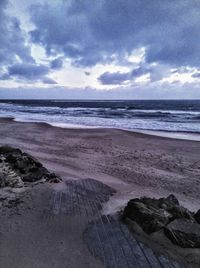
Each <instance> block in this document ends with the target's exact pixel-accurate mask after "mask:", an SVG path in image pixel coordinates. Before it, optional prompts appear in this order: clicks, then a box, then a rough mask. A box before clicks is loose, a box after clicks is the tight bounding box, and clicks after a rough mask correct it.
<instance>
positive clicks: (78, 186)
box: [51, 179, 183, 268]
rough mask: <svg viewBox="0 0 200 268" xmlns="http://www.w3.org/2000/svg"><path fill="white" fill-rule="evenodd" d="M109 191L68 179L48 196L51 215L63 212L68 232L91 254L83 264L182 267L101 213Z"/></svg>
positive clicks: (90, 182) (127, 267)
mask: <svg viewBox="0 0 200 268" xmlns="http://www.w3.org/2000/svg"><path fill="white" fill-rule="evenodd" d="M111 194H112V189H110V188H109V187H107V186H106V185H104V184H102V183H100V182H97V181H95V180H91V179H87V180H79V181H68V182H66V189H64V190H62V191H56V192H54V194H53V196H52V201H51V211H52V212H53V214H54V215H59V214H64V215H66V222H67V223H69V222H70V223H71V226H70V228H71V229H72V230H73V231H72V233H74V234H76V235H78V236H80V239H82V240H83V242H84V243H85V244H86V245H87V247H88V249H89V251H90V253H91V255H92V256H93V258H92V259H91V261H90V263H88V264H87V265H86V267H94V268H95V267H99V266H98V265H97V263H96V262H95V260H96V261H97V260H98V261H99V260H100V261H101V263H102V267H108V268H137V267H138V268H139V267H140V268H183V266H181V265H179V264H178V263H176V262H174V261H171V260H169V259H168V258H166V257H165V256H163V255H158V254H156V253H155V252H153V251H152V249H151V248H149V247H147V246H145V245H144V244H143V243H141V242H139V241H137V240H136V239H135V238H134V236H133V234H132V233H130V231H129V229H128V228H127V227H126V225H124V224H122V223H121V222H120V221H118V220H117V219H115V218H113V217H111V216H108V215H101V208H102V204H103V203H104V202H106V201H107V200H108V198H109V196H110V195H111ZM66 239H67V237H66ZM83 257H84V256H83ZM69 267H73V264H72V265H71V266H69Z"/></svg>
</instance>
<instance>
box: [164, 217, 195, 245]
mask: <svg viewBox="0 0 200 268" xmlns="http://www.w3.org/2000/svg"><path fill="white" fill-rule="evenodd" d="M164 232H165V234H166V236H167V237H168V238H169V239H170V240H171V241H172V242H173V243H174V244H176V245H179V246H180V247H183V248H200V225H199V224H198V223H195V222H193V221H190V220H186V219H177V220H174V221H173V222H171V223H170V224H168V225H167V226H166V227H165V229H164Z"/></svg>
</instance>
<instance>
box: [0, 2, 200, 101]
mask: <svg viewBox="0 0 200 268" xmlns="http://www.w3.org/2000/svg"><path fill="white" fill-rule="evenodd" d="M199 14H200V1H199V0H193V1H191V0H165V1H163V0H151V1H149V0H94V1H91V0H52V1H48V0H34V1H33V0H0V98H1V99H3V98H5V99H7V98H11V99H12V98H18V99H21V98H39V99H43V98H45V99H49V98H54V99H73V98H75V99H77V98H78V99H79V98H80V99H200V31H199V28H200V15H199Z"/></svg>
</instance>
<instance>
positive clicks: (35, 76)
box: [8, 63, 49, 81]
mask: <svg viewBox="0 0 200 268" xmlns="http://www.w3.org/2000/svg"><path fill="white" fill-rule="evenodd" d="M48 72H49V68H48V67H46V66H45V65H36V64H30V63H17V64H14V65H12V66H11V67H9V68H8V75H9V76H10V77H13V76H14V77H18V78H20V79H25V80H33V81H34V80H39V79H41V78H42V76H44V75H46V74H47V73H48Z"/></svg>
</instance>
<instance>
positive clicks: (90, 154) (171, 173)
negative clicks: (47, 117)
mask: <svg viewBox="0 0 200 268" xmlns="http://www.w3.org/2000/svg"><path fill="white" fill-rule="evenodd" d="M0 137H1V138H0V144H1V145H9V146H13V147H16V148H20V149H21V150H23V151H24V152H27V153H29V154H31V155H32V156H33V157H35V158H37V159H38V160H39V161H41V163H42V164H43V165H44V166H45V167H46V168H47V169H48V170H50V171H52V172H55V173H56V174H58V175H60V177H61V178H62V179H63V182H65V181H68V180H77V179H78V180H84V179H94V180H97V181H100V182H103V183H104V184H106V185H108V186H110V187H111V188H113V189H115V190H116V194H115V195H113V196H112V197H111V198H110V199H109V200H108V202H106V203H105V205H104V207H103V213H105V214H112V213H115V212H116V211H119V210H120V209H121V208H123V207H124V206H125V205H126V203H127V201H128V200H130V199H131V198H136V197H142V196H149V197H155V198H158V197H166V196H168V195H169V194H174V195H175V196H176V197H177V198H178V199H179V201H180V203H181V205H183V206H184V207H186V208H188V209H190V210H191V211H197V210H198V209H199V190H200V162H199V151H200V142H197V141H189V140H178V139H169V138H164V137H158V136H153V135H146V134H141V133H134V132H130V131H125V130H118V129H111V128H110V129H106V128H97V129H95V128H93V129H83V128H81V129H64V128H59V127H53V126H50V125H48V124H46V123H23V122H14V121H13V120H12V119H6V118H4V119H3V118H2V119H0ZM62 187H64V186H63V183H60V184H58V185H54V184H47V185H46V184H45V185H43V184H42V185H38V186H36V188H34V189H33V190H31V191H30V190H29V191H28V193H30V194H27V195H25V197H24V203H23V204H22V205H21V212H20V213H21V215H17V214H16V215H15V213H13V214H14V216H12V217H11V216H9V217H7V214H6V213H7V212H6V210H5V211H4V214H3V215H4V216H3V217H2V221H1V224H0V225H1V226H0V233H1V235H2V240H1V243H0V247H1V253H0V259H3V261H4V264H5V266H3V267H49V266H48V265H49V263H51V261H53V259H54V257H53V255H52V254H53V252H54V250H55V249H54V247H53V244H54V245H55V243H56V241H57V240H56V239H57V237H59V236H61V237H62V235H63V233H62V232H69V231H66V228H67V227H66V226H65V219H64V218H63V217H61V218H60V221H58V220H55V221H54V222H53V221H52V225H51V224H50V222H51V221H50V220H49V219H48V218H46V220H45V223H44V224H42V225H41V229H40V230H39V231H36V230H37V225H38V222H39V223H40V222H41V218H45V215H43V211H44V208H45V207H48V198H49V193H50V191H51V189H52V188H55V189H56V188H60V189H62ZM23 213H24V215H23ZM22 215H23V217H22ZM13 217H14V218H13ZM47 223H48V224H47ZM46 224H47V227H46ZM68 224H69V223H68ZM70 226H71V225H70ZM54 227H55V228H58V229H57V231H55V230H54ZM23 228H24V229H23ZM22 229H23V230H22ZM17 230H20V231H19V232H17ZM58 230H59V231H58ZM54 231H55V232H54ZM26 232H27V233H29V234H30V237H32V239H33V241H32V242H31V243H33V244H34V243H36V242H35V237H36V238H37V239H36V241H37V243H38V244H37V245H36V244H34V248H35V247H36V248H37V250H38V252H37V251H36V252H34V260H36V259H37V258H38V256H40V253H39V251H40V250H41V248H42V249H44V248H46V247H47V245H48V247H49V248H48V254H49V252H52V254H50V257H49V260H47V261H45V260H39V263H40V264H41V263H43V262H45V265H46V266H45V265H44V266H36V263H35V262H34V261H33V260H32V261H31V263H30V259H28V255H29V254H30V255H31V254H32V253H31V252H32V249H31V245H33V244H31V243H30V241H28V239H27V238H26V237H23V235H22V236H21V238H23V241H24V243H23V244H20V245H18V242H17V241H18V239H19V235H20V233H21V234H23V233H26ZM34 232H35V235H34ZM51 233H52V234H51ZM44 234H45V237H46V238H45V239H46V240H44V241H43V242H41V243H40V242H39V238H40V236H41V235H44ZM72 240H73V239H72ZM11 241H12V242H11ZM76 242H77V241H76ZM79 242H80V241H79ZM63 243H64V242H63ZM74 243H75V242H74ZM80 243H81V242H80ZM5 245H6V246H5ZM17 245H18V246H17ZM27 246H28V248H27ZM56 247H59V249H60V251H59V254H60V255H59V258H60V261H59V263H60V266H59V265H58V264H55V265H54V266H53V265H52V266H51V267H62V262H65V257H66V256H65V254H64V249H65V247H67V246H66V245H63V244H62V245H56ZM2 248H4V250H3V251H2ZM5 248H6V249H5ZM71 248H73V242H72V246H71ZM8 249H9V250H8ZM10 250H11V251H12V250H13V251H12V258H14V260H15V259H16V261H19V254H18V251H20V250H21V251H25V252H26V254H28V255H27V256H26V257H27V258H23V261H24V263H21V265H22V266H14V265H13V266H9V262H10V261H11V260H10V258H9V253H8V252H9V251H10ZM62 250H63V251H62ZM82 250H84V252H85V253H84V254H85V256H87V258H88V259H89V258H90V255H89V253H88V251H87V250H86V248H85V246H83V248H82ZM6 252H7V253H6ZM27 252H28V253H27ZM5 254H8V256H7V258H6V257H5ZM45 254H47V252H46V253H44V255H43V258H44V259H45V256H47V255H45ZM73 254H75V253H73V252H72V256H73ZM3 255H4V256H3ZM13 256H14V257H13ZM80 259H81V256H80ZM77 260H78V259H77ZM27 263H29V266H26V265H27ZM55 263H56V262H55ZM80 263H81V261H80V260H79V265H80ZM6 265H7V266H6ZM23 265H24V266H23ZM85 265H86V266H85V267H90V266H87V264H85ZM98 265H99V266H98ZM77 267H80V266H77ZM95 267H101V264H100V263H97V264H96V266H95Z"/></svg>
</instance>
